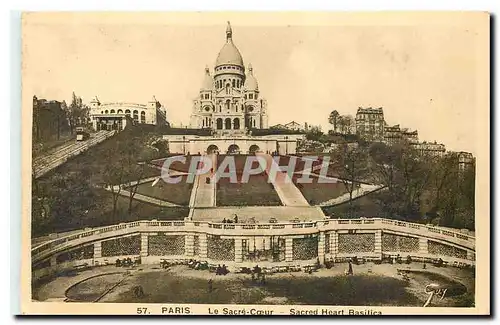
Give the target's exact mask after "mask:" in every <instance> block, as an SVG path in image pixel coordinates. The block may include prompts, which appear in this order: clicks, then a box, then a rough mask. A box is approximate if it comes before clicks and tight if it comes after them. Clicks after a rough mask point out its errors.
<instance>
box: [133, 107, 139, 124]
mask: <svg viewBox="0 0 500 325" xmlns="http://www.w3.org/2000/svg"><path fill="white" fill-rule="evenodd" d="M134 121H135V122H138V121H139V112H138V111H137V110H134Z"/></svg>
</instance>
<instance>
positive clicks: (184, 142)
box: [182, 135, 186, 155]
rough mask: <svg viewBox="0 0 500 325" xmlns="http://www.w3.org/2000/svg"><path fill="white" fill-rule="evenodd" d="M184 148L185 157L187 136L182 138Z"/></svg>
mask: <svg viewBox="0 0 500 325" xmlns="http://www.w3.org/2000/svg"><path fill="white" fill-rule="evenodd" d="M182 147H183V152H184V155H185V154H186V136H185V135H183V136H182Z"/></svg>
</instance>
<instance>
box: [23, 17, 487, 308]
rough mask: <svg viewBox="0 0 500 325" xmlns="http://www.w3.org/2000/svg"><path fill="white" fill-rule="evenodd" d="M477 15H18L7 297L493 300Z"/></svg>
mask: <svg viewBox="0 0 500 325" xmlns="http://www.w3.org/2000/svg"><path fill="white" fill-rule="evenodd" d="M489 28H490V17H489V14H488V13H485V12H439V13H438V12H391V13H368V12H363V13H361V12H360V13H356V12H353V13H347V12H346V13H321V12H293V13H291V12H289V13H279V12H275V13H258V12H253V13H242V12H240V13H232V12H218V13H132V12H129V13H109V12H108V13H99V12H94V13H88V12H87V13H77V12H64V13H62V12H60V13H50V12H43V13H42V12H32V13H25V14H23V16H22V126H23V128H22V144H23V148H22V150H23V151H22V152H23V157H22V164H23V168H22V170H23V175H22V181H23V183H22V190H23V197H22V198H23V210H22V211H23V215H22V236H23V237H22V242H23V247H22V277H21V278H22V283H21V287H20V288H21V289H20V290H21V293H22V294H21V295H22V303H21V309H22V313H23V314H27V315H34V314H52V315H68V314H73V315H85V314H94V315H95V314H103V315H104V314H122V315H245V316H253V315H298V316H300V315H323V316H333V315H344V316H349V315H367V316H373V315H396V314H428V315H445V314H446V315H457V314H464V315H465V314H474V315H488V314H489V313H490V300H489V297H490V291H489V290H490V273H489V272H490V210H489V202H490V197H489V195H490V194H489V188H490V187H489V181H490V180H489V176H490V172H489V168H490V166H489V160H490V152H489V143H490V142H489V138H490V130H489V109H490V107H489V105H490V100H489V96H490V95H489V89H490V84H489V61H490V60H489V56H490V49H489V42H490V35H489V33H490V32H489Z"/></svg>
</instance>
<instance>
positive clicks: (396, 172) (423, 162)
mask: <svg viewBox="0 0 500 325" xmlns="http://www.w3.org/2000/svg"><path fill="white" fill-rule="evenodd" d="M370 157H371V161H370V164H371V169H372V171H373V175H374V176H375V178H376V180H377V181H378V182H379V183H381V184H382V185H384V186H386V190H385V192H380V193H378V194H377V195H375V197H376V199H377V200H378V201H379V203H380V204H381V205H382V206H383V207H384V210H385V211H386V213H387V216H388V217H390V218H392V217H398V218H403V219H408V218H410V219H413V220H415V219H418V218H419V217H420V209H421V204H420V203H421V202H420V200H421V197H422V195H423V194H424V191H425V190H426V188H427V186H428V184H429V182H430V178H431V175H432V173H431V170H432V168H431V165H430V164H429V161H430V157H425V156H421V155H419V154H418V153H417V152H416V151H415V150H413V149H412V148H411V146H409V144H408V143H405V142H401V143H399V144H396V145H392V146H387V145H385V144H383V143H374V144H372V145H371V147H370Z"/></svg>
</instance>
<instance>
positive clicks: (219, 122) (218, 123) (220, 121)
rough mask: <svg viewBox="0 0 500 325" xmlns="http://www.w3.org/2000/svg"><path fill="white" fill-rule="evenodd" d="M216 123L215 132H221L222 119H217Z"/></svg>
mask: <svg viewBox="0 0 500 325" xmlns="http://www.w3.org/2000/svg"><path fill="white" fill-rule="evenodd" d="M216 123H217V130H222V124H223V123H222V119H221V118H220V117H219V118H218V119H217V122H216Z"/></svg>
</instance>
